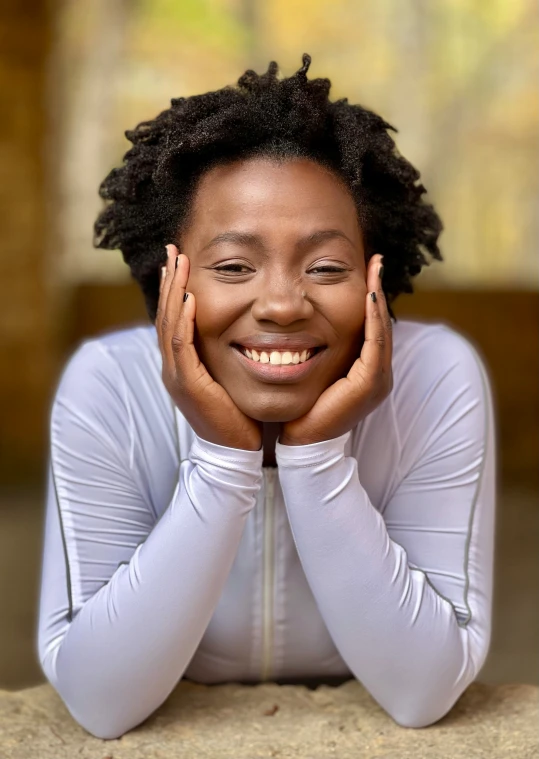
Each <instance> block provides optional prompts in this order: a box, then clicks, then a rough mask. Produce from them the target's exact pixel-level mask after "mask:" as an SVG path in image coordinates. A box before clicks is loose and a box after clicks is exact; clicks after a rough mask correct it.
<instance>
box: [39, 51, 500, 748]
mask: <svg viewBox="0 0 539 759" xmlns="http://www.w3.org/2000/svg"><path fill="white" fill-rule="evenodd" d="M309 65H310V57H309V56H308V55H304V56H303V67H302V68H301V69H300V70H299V71H298V72H297V73H296V74H294V75H293V76H292V77H290V78H284V79H279V78H278V76H277V72H278V69H277V64H276V63H274V62H272V63H271V64H270V66H269V69H268V71H267V73H265V74H264V75H261V76H258V75H257V74H255V72H253V71H247V72H246V73H245V74H244V75H243V76H242V77H241V78H240V79H239V81H238V85H239V87H225V88H224V89H221V90H218V91H217V92H210V93H206V94H204V95H200V96H196V97H191V98H180V99H177V100H173V101H172V105H171V108H170V109H168V110H166V111H164V112H163V113H161V114H159V115H158V116H157V117H156V118H155V119H154V120H153V121H149V122H146V123H142V124H140V125H139V126H138V127H137V128H136V129H135V130H134V131H131V132H127V136H128V138H129V139H130V140H131V141H132V143H133V148H132V149H131V150H130V151H129V152H128V153H127V154H126V156H125V162H124V164H123V166H121V167H120V168H118V169H113V170H112V171H111V172H110V174H109V175H108V176H107V178H106V179H105V180H104V182H103V184H102V186H101V190H100V193H101V196H102V197H103V198H105V199H107V200H109V201H110V203H109V204H108V205H107V206H106V208H105V209H104V210H103V211H102V213H101V214H100V216H99V218H98V220H97V222H96V240H95V244H96V245H98V246H101V247H104V248H111V249H116V248H120V249H121V250H122V253H123V256H124V259H125V261H126V263H127V264H128V265H129V267H130V270H131V273H132V276H133V277H134V278H135V279H136V281H137V282H138V283H139V285H140V287H141V289H142V291H143V293H144V296H145V301H146V307H147V311H148V315H149V317H150V320H151V322H152V324H151V325H150V326H139V327H133V328H130V329H124V330H120V331H116V332H112V333H109V334H106V335H101V336H98V337H94V338H92V339H87V340H86V341H84V342H83V343H82V345H81V346H80V347H79V348H78V349H77V350H76V351H75V353H74V355H73V356H72V357H71V358H70V360H69V361H68V363H67V366H66V367H65V369H64V371H63V374H62V377H61V379H60V382H59V384H58V388H57V390H56V395H55V398H54V402H53V407H52V412H51V455H50V466H49V470H48V500H47V507H46V527H45V537H44V553H43V567H42V579H41V599H40V615H39V640H38V653H39V658H40V662H41V666H42V668H43V672H44V674H45V675H46V677H47V679H48V680H49V682H50V683H51V684H52V685H53V686H54V688H55V689H56V690H57V692H58V693H59V695H60V696H61V698H62V699H63V701H64V703H65V705H66V707H67V708H68V710H69V712H70V713H71V715H72V716H73V718H74V719H75V720H77V721H78V722H79V723H80V724H81V725H82V726H83V727H84V728H85V729H86V730H87V731H89V732H90V733H92V734H93V735H95V736H97V737H101V738H115V737H118V736H120V735H122V734H123V733H125V732H126V731H128V730H130V729H132V728H133V727H135V726H136V725H138V724H140V723H141V722H142V721H143V720H145V719H146V718H147V717H149V716H150V715H151V714H152V713H153V712H154V711H155V710H156V709H157V708H158V707H159V706H160V705H161V704H162V703H163V702H164V701H165V699H166V698H167V697H168V695H169V694H170V692H171V691H172V690H173V688H174V687H175V686H176V684H177V683H178V681H179V680H180V679H181V678H182V677H185V678H187V679H191V680H194V681H197V682H203V683H219V682H229V681H236V682H245V683H249V682H250V683H254V682H259V681H263V680H271V681H274V682H281V683H282V682H305V681H307V680H311V681H312V680H313V678H314V679H315V680H318V681H327V680H331V679H332V678H340V680H341V681H342V680H344V679H350V678H354V677H355V678H357V679H358V680H359V681H361V683H362V684H363V685H364V686H365V687H366V688H367V689H368V691H369V692H370V693H371V694H372V696H373V698H374V699H376V701H377V702H378V703H379V704H380V705H381V707H383V709H385V710H386V712H387V713H388V714H389V715H390V716H391V717H392V719H393V720H395V721H396V722H397V723H398V724H400V725H402V726H405V727H422V726H426V725H429V724H432V723H434V722H436V721H437V720H439V719H440V718H441V717H442V716H444V715H445V714H446V713H447V712H448V711H449V710H450V709H451V707H452V706H453V704H454V703H455V701H456V700H457V699H458V698H459V696H460V695H461V694H462V693H463V691H464V690H465V689H466V688H467V686H468V685H469V684H470V683H471V682H472V681H473V680H474V679H475V678H476V676H477V674H478V672H479V670H480V669H481V667H482V665H483V663H484V661H485V658H486V655H487V651H488V648H489V641H490V630H491V598H492V567H493V536H494V511H495V429H494V420H493V407H492V397H491V391H490V387H489V382H488V379H487V375H486V373H485V368H484V366H483V363H482V361H481V359H480V358H479V356H478V355H477V353H476V351H475V349H474V348H473V347H472V345H471V344H470V343H469V342H468V341H467V340H466V339H465V338H464V337H463V336H461V335H460V334H458V333H457V332H456V331H454V330H453V329H451V328H450V327H448V326H445V325H443V324H423V323H420V322H414V321H404V320H401V321H399V322H397V320H396V319H395V318H394V315H393V313H392V310H391V306H390V303H391V302H392V301H393V300H394V299H395V298H396V297H397V296H398V295H399V293H401V292H412V291H413V290H412V286H411V281H410V278H411V277H412V276H415V275H417V274H418V273H419V271H420V270H421V267H422V265H424V264H427V263H428V262H427V260H426V258H425V257H424V255H423V253H422V252H421V250H420V248H422V249H423V250H424V251H428V252H430V254H431V255H432V256H433V257H434V258H435V259H438V260H441V255H440V252H439V250H438V247H437V238H438V236H439V234H440V231H441V229H442V224H441V222H440V219H439V217H438V215H437V214H436V213H435V211H434V209H433V207H432V206H430V205H428V204H426V203H424V202H423V200H422V198H421V196H422V194H423V193H424V192H426V191H425V188H424V187H423V186H422V185H418V186H416V185H415V181H416V179H418V177H419V173H418V172H417V170H416V169H414V168H413V167H412V166H411V165H410V164H409V163H408V162H407V161H406V160H405V159H404V158H403V157H402V156H400V154H399V153H398V151H397V150H396V149H395V144H394V142H393V140H392V139H391V138H390V137H389V136H388V134H387V132H386V130H387V129H394V128H393V127H391V126H390V125H389V124H387V123H386V122H385V121H384V120H383V119H381V118H380V117H379V116H377V115H375V114H374V113H372V112H371V111H368V110H366V109H364V108H362V107H360V106H356V105H350V104H349V103H348V102H347V100H339V101H336V102H331V101H330V100H329V89H330V82H329V81H328V80H327V79H314V80H310V81H309V80H308V79H307V71H308V68H309ZM394 131H396V130H394ZM382 260H383V266H382V265H381V262H382ZM163 264H166V265H165V267H164V269H165V272H164V273H165V276H164V278H161V279H160V278H159V272H160V271H161V267H162V265H163ZM382 276H383V279H382ZM392 319H393V320H394V324H392V321H391V320H392Z"/></svg>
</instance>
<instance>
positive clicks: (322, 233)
mask: <svg viewBox="0 0 539 759" xmlns="http://www.w3.org/2000/svg"><path fill="white" fill-rule="evenodd" d="M334 239H343V240H346V242H348V243H350V245H351V246H352V247H353V248H354V249H355V245H354V243H353V242H352V240H350V238H349V237H348V236H347V235H345V234H344V232H341V230H340V229H321V230H318V231H317V232H311V234H309V235H306V236H305V237H302V238H300V239H299V240H298V242H297V243H296V248H298V249H301V248H309V247H312V246H314V245H318V244H319V243H321V242H325V241H326V240H334ZM222 242H232V243H235V244H236V245H243V246H244V247H254V248H257V249H258V250H259V251H260V252H261V253H265V246H264V242H263V240H262V238H261V237H260V235H255V234H252V233H250V232H234V231H230V232H221V234H218V235H216V236H215V237H214V238H213V239H212V240H210V242H209V243H207V244H206V245H205V246H204V247H203V248H202V249H201V251H200V252H202V251H205V250H209V249H210V248H213V247H215V246H216V245H219V244H220V243H222Z"/></svg>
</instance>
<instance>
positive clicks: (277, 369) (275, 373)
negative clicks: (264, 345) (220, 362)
mask: <svg viewBox="0 0 539 759" xmlns="http://www.w3.org/2000/svg"><path fill="white" fill-rule="evenodd" d="M232 348H233V350H234V353H235V354H236V356H238V358H239V359H240V361H241V362H242V364H243V366H245V368H246V369H247V370H248V371H250V372H251V373H252V374H253V376H254V377H256V378H257V379H261V380H266V381H267V382H296V381H297V380H300V379H303V378H304V377H306V376H307V375H308V374H310V372H312V371H313V369H314V368H315V367H316V366H317V365H318V364H319V363H320V357H321V356H322V354H323V353H324V351H325V347H324V348H318V349H317V350H316V353H314V354H313V355H312V356H311V357H310V358H308V359H307V361H304V362H303V363H301V364H271V363H266V364H263V363H261V362H260V361H253V359H251V358H248V356H246V355H245V354H244V353H243V352H242V349H241V348H240V347H239V346H237V345H233V346H232ZM243 350H245V349H243Z"/></svg>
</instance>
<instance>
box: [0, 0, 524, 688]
mask: <svg viewBox="0 0 539 759" xmlns="http://www.w3.org/2000/svg"><path fill="white" fill-rule="evenodd" d="M538 31H539V24H538V17H537V6H536V3H535V2H534V1H533V0H511V2H508V1H507V0H489V1H488V2H485V0H436V1H435V2H428V1H427V0H364V1H363V2H357V0H64V1H63V2H62V1H61V0H58V2H47V0H17V1H15V0H3V2H2V3H1V7H0V38H1V44H0V98H1V102H2V105H3V108H2V119H1V121H0V151H1V152H0V159H1V160H0V168H1V172H2V175H1V181H0V193H1V203H0V292H1V297H2V304H3V306H2V308H1V310H0V388H1V392H0V609H1V616H0V688H5V689H8V690H16V689H19V688H23V687H29V686H31V685H34V684H38V683H40V682H44V677H43V675H42V673H41V670H40V668H39V664H38V662H37V658H36V653H35V647H36V643H35V641H36V626H37V605H38V592H39V582H40V569H41V550H42V539H43V519H44V506H45V502H44V486H45V466H46V459H47V456H48V434H49V429H48V424H49V411H50V405H51V401H52V397H53V394H54V392H55V389H56V382H57V380H58V378H59V375H60V372H61V370H62V367H63V365H64V364H65V362H66V360H67V358H68V357H69V355H70V354H71V353H72V352H73V351H74V350H75V348H76V347H77V346H78V345H79V343H80V342H81V341H82V340H83V339H85V338H86V337H88V336H90V335H94V334H98V333H101V332H104V331H109V330H114V329H119V328H123V327H125V326H127V325H130V324H136V323H144V324H148V318H147V316H146V313H145V309H144V305H143V299H142V295H141V294H140V293H139V291H138V289H137V287H136V285H135V284H134V283H133V282H131V280H130V276H129V270H128V268H127V266H126V265H125V264H124V262H123V259H122V256H121V253H120V252H119V251H103V250H95V249H94V248H93V247H92V243H91V239H92V225H93V221H94V219H95V216H96V214H97V212H98V211H99V209H100V207H101V202H102V201H101V200H100V199H99V196H98V193H97V190H98V186H99V183H100V182H101V180H102V179H103V178H104V176H105V175H106V174H107V172H108V171H109V170H110V169H111V168H112V167H113V166H115V165H118V164H119V163H120V162H121V159H122V156H123V154H124V153H125V152H126V150H127V149H128V148H129V147H130V143H128V141H127V140H126V139H125V137H124V131H125V130H126V129H130V128H132V127H134V126H135V125H136V124H137V123H139V122H140V121H144V120H147V119H151V118H153V117H155V116H156V115H157V113H159V112H160V111H162V110H164V109H165V108H168V107H169V105H170V99H171V98H172V97H180V96H188V95H193V94H197V93H201V92H205V91H208V90H215V89H219V88H221V87H223V86H225V85H227V84H234V83H235V82H236V81H237V79H238V77H239V76H240V75H241V74H242V73H243V72H244V71H245V69H247V68H254V69H255V70H257V71H259V72H262V71H265V70H266V69H267V67H268V63H269V61H270V60H276V61H277V62H278V64H279V66H280V69H281V72H282V74H283V75H285V76H290V75H291V74H292V73H294V72H295V71H296V70H297V69H298V68H299V67H300V66H301V55H302V54H303V53H304V52H308V53H309V54H310V55H311V56H312V65H311V68H310V70H309V78H314V77H318V76H323V77H328V78H329V79H331V81H332V91H331V97H332V99H337V98H339V97H348V99H349V100H350V102H355V103H359V104H361V105H364V106H366V107H368V108H370V109H372V110H374V111H376V112H377V113H379V114H380V115H382V116H383V117H384V118H385V119H386V120H388V121H389V123H391V124H392V125H393V126H395V127H396V128H397V129H398V130H399V131H398V133H397V134H394V133H391V134H392V136H393V138H394V139H395V141H396V143H397V145H398V147H399V150H400V152H401V153H402V154H403V155H404V156H405V157H406V158H408V159H409V160H410V161H411V162H412V163H413V164H414V165H415V166H416V167H417V168H418V170H419V171H420V172H421V181H422V182H423V183H424V185H425V186H426V188H427V190H428V196H427V200H429V201H430V202H432V203H434V205H435V207H436V209H437V211H438V212H439V214H440V216H441V218H442V220H443V222H444V225H445V230H444V232H443V233H442V236H441V237H440V247H441V250H442V254H443V255H444V258H445V261H444V262H443V263H438V262H433V263H432V265H431V266H430V267H428V268H426V269H425V270H424V271H423V272H422V273H421V274H420V275H419V276H418V277H417V278H416V279H415V280H414V281H415V289H416V292H415V293H414V294H412V295H402V296H400V298H399V299H398V300H397V301H396V303H395V306H394V310H395V313H396V315H397V317H401V318H411V319H416V320H420V321H434V322H445V323H448V324H450V325H451V326H452V327H454V328H455V329H457V330H458V331H460V332H461V333H462V334H464V335H465V336H466V337H467V338H468V339H469V340H471V341H472V342H473V343H474V345H475V346H476V348H477V349H478V350H479V352H480V353H481V355H482V357H483V359H484V361H485V363H486V365H487V367H488V370H489V373H490V378H491V383H492V387H493V392H494V401H495V406H496V408H495V411H496V416H497V446H498V450H497V459H498V502H497V537H496V574H495V608H494V627H493V637H492V643H491V649H490V654H489V658H488V660H487V663H486V665H485V667H484V669H483V671H482V672H481V675H480V677H479V680H481V681H483V682H531V683H539V645H537V644H538V643H539V550H538V549H539V466H538V465H539V383H538V379H539V255H538V232H539V221H538V220H539V214H538V210H539V209H538V205H537V200H538V184H539V178H538V168H539V162H538V159H539V149H538V147H539V146H538V142H539V129H538V127H539V93H538V81H539V80H538V73H539V66H538V50H539V47H538V39H539V34H538Z"/></svg>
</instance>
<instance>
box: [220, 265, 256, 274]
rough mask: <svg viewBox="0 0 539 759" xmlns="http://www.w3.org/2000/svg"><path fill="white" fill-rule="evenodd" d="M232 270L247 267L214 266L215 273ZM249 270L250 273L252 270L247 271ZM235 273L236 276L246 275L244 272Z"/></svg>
mask: <svg viewBox="0 0 539 759" xmlns="http://www.w3.org/2000/svg"><path fill="white" fill-rule="evenodd" d="M232 269H247V267H246V266H244V264H227V265H226V266H214V267H213V270H214V271H231V270H232ZM247 270H248V271H250V269H247ZM234 273H235V274H244V273H245V272H242V271H240V272H238V271H236V272H234Z"/></svg>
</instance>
